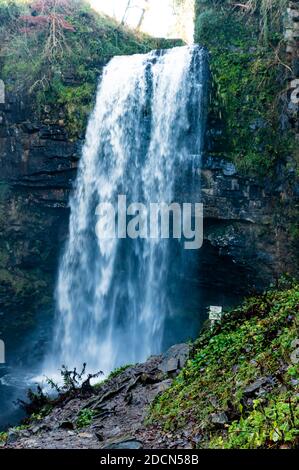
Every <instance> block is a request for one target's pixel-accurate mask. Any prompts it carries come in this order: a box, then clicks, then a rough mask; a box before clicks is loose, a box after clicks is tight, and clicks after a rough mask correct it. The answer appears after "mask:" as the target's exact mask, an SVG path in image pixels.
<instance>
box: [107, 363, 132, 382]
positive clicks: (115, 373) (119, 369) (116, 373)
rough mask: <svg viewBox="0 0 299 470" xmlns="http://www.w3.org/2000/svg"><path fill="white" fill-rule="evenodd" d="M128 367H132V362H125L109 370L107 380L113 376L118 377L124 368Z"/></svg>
mask: <svg viewBox="0 0 299 470" xmlns="http://www.w3.org/2000/svg"><path fill="white" fill-rule="evenodd" d="M129 367H133V365H132V364H126V365H124V366H122V367H118V368H117V369H115V370H113V371H112V372H110V374H109V376H108V380H111V379H114V378H115V377H118V376H119V375H120V374H122V373H123V372H124V371H125V370H127V369H128V368H129Z"/></svg>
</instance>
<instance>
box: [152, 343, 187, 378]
mask: <svg viewBox="0 0 299 470" xmlns="http://www.w3.org/2000/svg"><path fill="white" fill-rule="evenodd" d="M189 354H190V346H189V345H188V344H177V345H175V346H172V347H171V348H170V349H169V350H168V351H167V352H166V353H165V354H164V355H163V359H162V363H161V364H160V365H159V369H160V370H161V371H162V372H164V373H165V374H171V373H176V372H177V371H178V370H180V369H182V368H183V367H184V365H185V364H186V362H187V359H188V357H189Z"/></svg>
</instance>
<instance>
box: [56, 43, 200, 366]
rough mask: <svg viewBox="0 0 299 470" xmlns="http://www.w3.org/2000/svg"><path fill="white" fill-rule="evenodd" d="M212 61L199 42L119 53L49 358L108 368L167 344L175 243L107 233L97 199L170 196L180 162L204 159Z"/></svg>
mask: <svg viewBox="0 0 299 470" xmlns="http://www.w3.org/2000/svg"><path fill="white" fill-rule="evenodd" d="M206 62H207V60H206V53H205V51H204V50H203V49H201V48H200V47H198V46H192V47H178V48H174V49H171V50H167V51H154V52H151V53H149V54H146V55H134V56H129V57H115V58H114V59H112V60H111V62H110V63H109V64H108V65H107V67H106V68H105V70H104V74H103V77H102V80H101V82H100V84H99V88H98V92H97V99H96V105H95V108H94V111H93V113H92V115H91V117H90V119H89V124H88V128H87V134H86V142H85V145H84V148H83V154H82V158H81V162H80V168H79V174H78V177H77V182H76V186H75V190H74V194H73V196H72V197H71V200H70V208H71V215H70V226H69V239H68V242H67V245H66V247H65V251H64V255H63V258H62V260H61V264H60V269H59V276H58V283H57V312H58V313H57V316H58V318H57V324H56V327H55V338H54V344H53V349H52V352H51V354H50V358H48V359H47V363H48V366H49V362H51V364H52V367H53V366H54V367H55V369H57V368H59V367H60V366H61V365H62V364H65V365H67V366H68V367H74V366H77V367H80V366H81V365H82V363H83V362H86V363H87V366H88V370H93V371H97V370H103V371H104V372H105V373H107V372H109V371H110V370H111V369H113V368H114V367H117V366H119V365H121V364H125V363H135V362H137V361H141V360H144V359H146V358H147V357H148V356H149V355H150V354H153V353H158V352H160V351H161V349H162V347H163V335H164V328H165V319H166V318H167V317H168V316H169V315H171V313H172V310H173V302H174V301H175V299H174V298H172V296H171V294H170V290H169V288H168V283H169V275H170V271H171V269H172V267H171V258H172V256H171V253H170V251H171V243H170V241H168V240H153V239H136V240H128V239H126V240H124V239H116V238H115V239H111V240H102V239H99V238H97V236H96V231H95V227H96V223H97V215H96V207H97V205H98V204H99V202H111V203H113V205H115V204H116V202H117V197H118V195H119V194H122V195H126V196H127V198H128V200H129V202H144V203H149V202H167V203H169V202H171V201H172V200H173V198H174V192H175V185H176V184H177V180H178V178H180V177H181V178H182V177H183V176H182V174H181V176H180V174H179V173H182V171H181V170H179V171H178V169H180V167H182V168H183V167H184V165H185V166H186V162H189V163H188V164H189V167H190V160H191V168H195V167H196V166H199V165H200V161H199V159H200V151H201V148H202V140H203V130H204V124H205V118H204V116H205V112H204V102H205V94H206V81H207V79H206V71H207V65H206ZM176 243H178V242H176ZM182 250H183V247H180V248H179V252H180V256H179V259H183V258H184V254H183V253H182ZM179 263H180V262H179ZM176 268H177V269H180V266H179V264H178V265H177V266H176ZM181 269H183V268H182V267H181ZM178 289H179V287H178Z"/></svg>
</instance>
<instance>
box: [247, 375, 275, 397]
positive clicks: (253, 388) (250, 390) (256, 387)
mask: <svg viewBox="0 0 299 470" xmlns="http://www.w3.org/2000/svg"><path fill="white" fill-rule="evenodd" d="M268 383H269V379H268V377H261V378H259V379H257V380H256V381H255V382H253V383H252V384H250V385H248V387H246V388H245V390H244V395H245V396H247V397H252V396H254V395H255V394H256V393H257V392H259V391H261V390H262V387H263V386H264V385H267V384H268Z"/></svg>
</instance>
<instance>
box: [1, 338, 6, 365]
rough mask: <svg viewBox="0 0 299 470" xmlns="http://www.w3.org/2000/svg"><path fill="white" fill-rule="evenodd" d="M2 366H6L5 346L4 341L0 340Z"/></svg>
mask: <svg viewBox="0 0 299 470" xmlns="http://www.w3.org/2000/svg"><path fill="white" fill-rule="evenodd" d="M0 364H5V344H4V341H2V339H0Z"/></svg>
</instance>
